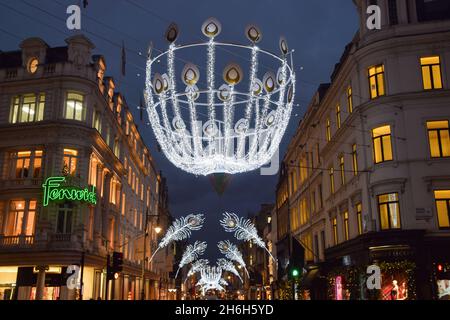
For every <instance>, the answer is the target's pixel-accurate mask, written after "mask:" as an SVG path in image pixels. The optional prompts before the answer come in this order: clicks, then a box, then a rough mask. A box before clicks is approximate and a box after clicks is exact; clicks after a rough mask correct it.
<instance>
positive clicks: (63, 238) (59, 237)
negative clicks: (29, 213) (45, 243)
mask: <svg viewBox="0 0 450 320" xmlns="http://www.w3.org/2000/svg"><path fill="white" fill-rule="evenodd" d="M71 238H72V234H71V233H55V234H52V236H51V241H55V242H70V241H71V240H72V239H71Z"/></svg>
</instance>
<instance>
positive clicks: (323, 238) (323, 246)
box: [320, 230, 325, 254]
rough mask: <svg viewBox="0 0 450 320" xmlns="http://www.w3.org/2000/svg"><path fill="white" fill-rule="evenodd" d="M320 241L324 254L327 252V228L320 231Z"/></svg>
mask: <svg viewBox="0 0 450 320" xmlns="http://www.w3.org/2000/svg"><path fill="white" fill-rule="evenodd" d="M320 242H321V244H322V254H323V253H324V252H325V230H322V231H320Z"/></svg>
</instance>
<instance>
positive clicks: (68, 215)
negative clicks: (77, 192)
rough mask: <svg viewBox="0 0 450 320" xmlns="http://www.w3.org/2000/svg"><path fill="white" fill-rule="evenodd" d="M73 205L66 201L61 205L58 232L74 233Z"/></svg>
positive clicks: (57, 225) (57, 223)
mask: <svg viewBox="0 0 450 320" xmlns="http://www.w3.org/2000/svg"><path fill="white" fill-rule="evenodd" d="M72 215H73V205H72V204H71V203H65V204H62V205H60V206H59V209H58V220H57V222H56V232H57V233H61V234H69V233H72Z"/></svg>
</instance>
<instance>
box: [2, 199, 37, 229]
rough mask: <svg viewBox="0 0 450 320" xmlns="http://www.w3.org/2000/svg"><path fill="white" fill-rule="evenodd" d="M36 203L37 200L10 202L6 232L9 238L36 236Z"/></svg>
mask: <svg viewBox="0 0 450 320" xmlns="http://www.w3.org/2000/svg"><path fill="white" fill-rule="evenodd" d="M36 203H37V201H36V200H29V201H25V200H13V201H11V202H10V204H9V214H8V219H7V225H6V230H5V234H6V235H7V236H19V235H25V236H32V235H34V227H35V219H36Z"/></svg>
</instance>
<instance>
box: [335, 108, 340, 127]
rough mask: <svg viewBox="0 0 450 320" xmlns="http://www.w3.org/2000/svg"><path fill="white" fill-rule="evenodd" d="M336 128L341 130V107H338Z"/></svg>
mask: <svg viewBox="0 0 450 320" xmlns="http://www.w3.org/2000/svg"><path fill="white" fill-rule="evenodd" d="M336 126H337V128H338V129H340V128H341V106H340V105H336Z"/></svg>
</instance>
